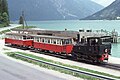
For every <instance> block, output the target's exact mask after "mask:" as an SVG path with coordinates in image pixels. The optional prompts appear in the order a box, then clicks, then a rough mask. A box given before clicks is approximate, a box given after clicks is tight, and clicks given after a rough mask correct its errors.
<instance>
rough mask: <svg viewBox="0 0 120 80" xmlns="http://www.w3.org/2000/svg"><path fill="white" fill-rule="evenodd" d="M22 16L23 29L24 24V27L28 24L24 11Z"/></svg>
mask: <svg viewBox="0 0 120 80" xmlns="http://www.w3.org/2000/svg"><path fill="white" fill-rule="evenodd" d="M22 17H23V29H25V25H26V27H27V26H28V25H27V22H26V19H25V15H24V11H22Z"/></svg>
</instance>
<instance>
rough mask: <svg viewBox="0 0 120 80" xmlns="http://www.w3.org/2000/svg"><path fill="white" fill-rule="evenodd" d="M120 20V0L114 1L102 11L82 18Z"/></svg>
mask: <svg viewBox="0 0 120 80" xmlns="http://www.w3.org/2000/svg"><path fill="white" fill-rule="evenodd" d="M117 18H119V19H120V0H115V1H114V2H113V3H112V4H110V5H109V6H108V7H106V8H104V9H103V10H101V11H99V12H97V13H95V14H93V15H91V16H88V17H86V18H84V19H85V20H115V19H117Z"/></svg>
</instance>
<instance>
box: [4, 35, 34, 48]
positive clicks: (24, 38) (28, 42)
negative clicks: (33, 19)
mask: <svg viewBox="0 0 120 80" xmlns="http://www.w3.org/2000/svg"><path fill="white" fill-rule="evenodd" d="M5 44H10V45H17V46H23V47H32V46H33V39H32V37H31V36H29V35H26V34H18V33H7V34H6V38H5Z"/></svg>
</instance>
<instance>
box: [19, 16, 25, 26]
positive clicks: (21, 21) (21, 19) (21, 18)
mask: <svg viewBox="0 0 120 80" xmlns="http://www.w3.org/2000/svg"><path fill="white" fill-rule="evenodd" d="M19 24H24V19H23V16H20V19H19Z"/></svg>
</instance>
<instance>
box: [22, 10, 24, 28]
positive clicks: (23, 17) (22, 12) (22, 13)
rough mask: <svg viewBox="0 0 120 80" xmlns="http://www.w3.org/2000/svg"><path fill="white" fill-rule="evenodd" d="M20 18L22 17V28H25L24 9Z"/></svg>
mask: <svg viewBox="0 0 120 80" xmlns="http://www.w3.org/2000/svg"><path fill="white" fill-rule="evenodd" d="M22 19H23V29H25V25H24V11H22Z"/></svg>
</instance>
